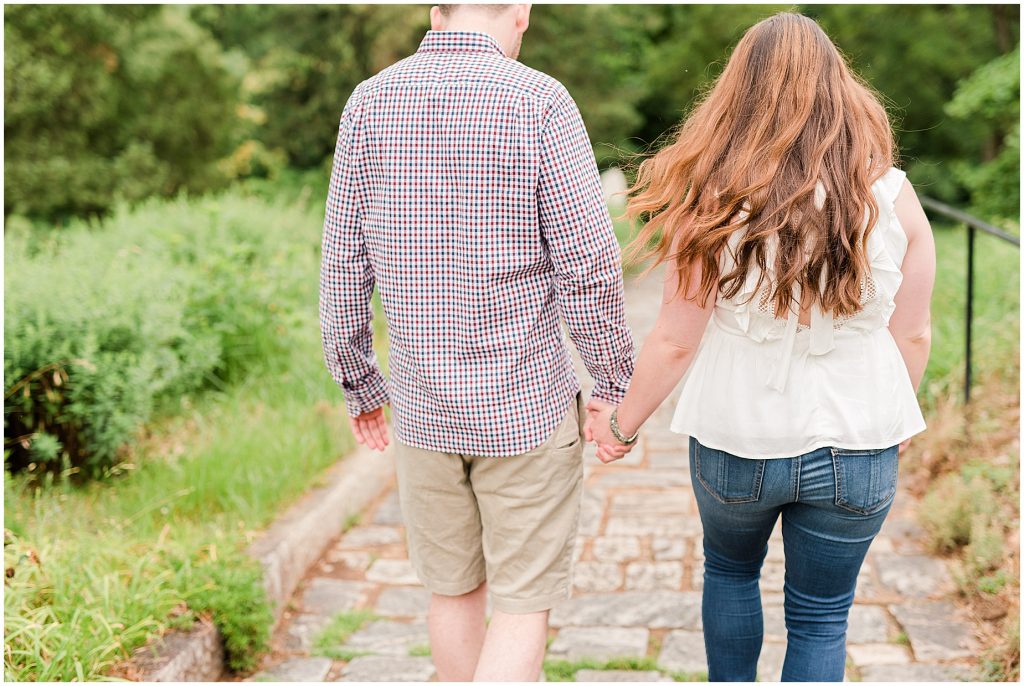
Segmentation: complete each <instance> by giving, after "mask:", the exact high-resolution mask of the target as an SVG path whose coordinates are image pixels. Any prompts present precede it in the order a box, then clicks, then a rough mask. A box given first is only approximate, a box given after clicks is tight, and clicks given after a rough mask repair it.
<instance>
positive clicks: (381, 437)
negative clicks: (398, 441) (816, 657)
mask: <svg viewBox="0 0 1024 686" xmlns="http://www.w3.org/2000/svg"><path fill="white" fill-rule="evenodd" d="M348 421H349V424H350V425H351V426H352V433H353V434H354V435H355V437H356V440H357V441H359V443H360V444H361V445H366V446H369V447H370V448H372V449H373V450H380V451H381V452H383V451H384V449H385V448H387V447H388V443H390V441H389V440H388V424H387V422H386V421H385V420H384V407H383V406H382V407H378V408H377V409H376V410H370V411H369V412H364V413H362V414H361V415H358V416H356V417H349V418H348Z"/></svg>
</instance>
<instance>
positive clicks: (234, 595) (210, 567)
mask: <svg viewBox="0 0 1024 686" xmlns="http://www.w3.org/2000/svg"><path fill="white" fill-rule="evenodd" d="M193 577H194V578H196V580H197V581H200V583H199V584H198V585H197V586H196V587H195V590H194V591H191V592H190V593H189V594H188V604H189V607H190V608H191V609H192V610H194V611H196V612H208V613H210V615H211V616H212V617H213V618H214V622H215V623H216V625H217V629H219V630H220V633H221V636H222V637H223V639H224V652H225V653H226V656H227V664H228V667H230V668H231V669H233V670H237V671H244V670H250V669H253V668H254V667H256V665H257V664H258V659H259V657H260V655H262V654H263V653H264V652H265V651H266V650H267V647H268V646H269V644H270V628H271V626H272V625H273V622H274V613H273V611H272V610H271V608H270V602H269V600H268V599H267V594H266V591H265V590H264V588H263V572H262V569H261V568H260V566H259V563H257V562H255V561H254V560H252V559H250V558H246V557H244V556H243V555H241V554H235V555H233V556H231V558H230V559H227V560H220V561H217V562H213V561H206V562H204V563H201V564H200V565H199V566H198V567H197V569H196V570H195V571H194V573H193Z"/></svg>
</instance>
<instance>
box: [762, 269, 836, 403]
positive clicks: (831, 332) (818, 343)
mask: <svg viewBox="0 0 1024 686" xmlns="http://www.w3.org/2000/svg"><path fill="white" fill-rule="evenodd" d="M824 278H825V273H824V272H822V280H823V281H824ZM800 296H801V290H800V284H797V285H796V286H794V288H793V303H795V304H796V308H795V309H792V308H791V309H790V311H789V316H788V317H787V318H786V332H785V333H784V334H783V335H782V345H781V349H780V350H779V357H778V358H777V359H776V360H775V366H774V368H773V369H772V371H771V373H770V374H769V376H768V379H767V381H765V385H766V386H768V388H771V389H772V390H775V391H778V392H779V393H782V392H783V391H785V390H786V381H787V380H788V379H789V369H790V367H791V366H792V365H793V357H794V352H795V351H796V334H797V329H798V327H799V322H800V302H801V297H800ZM835 347H836V343H835V327H834V318H833V316H832V313H831V312H822V311H821V308H820V307H818V306H815V307H813V308H811V326H810V340H809V341H808V343H807V348H806V350H804V351H803V352H802V353H801V355H800V358H801V361H804V360H806V359H807V356H808V355H816V356H818V355H825V354H827V353H830V352H832V351H833V350H834V349H835Z"/></svg>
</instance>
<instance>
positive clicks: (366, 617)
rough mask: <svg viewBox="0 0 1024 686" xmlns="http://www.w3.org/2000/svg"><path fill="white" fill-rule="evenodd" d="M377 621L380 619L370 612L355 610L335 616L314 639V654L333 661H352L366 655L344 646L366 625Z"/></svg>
mask: <svg viewBox="0 0 1024 686" xmlns="http://www.w3.org/2000/svg"><path fill="white" fill-rule="evenodd" d="M376 619H379V617H377V615H375V614H374V613H373V612H372V611H370V610H353V611H351V612H342V613H340V614H337V615H335V616H334V617H332V618H331V621H330V623H328V625H327V626H326V627H324V628H323V629H322V630H321V631H320V633H319V634H317V635H316V638H314V639H313V654H314V655H320V656H322V657H329V658H331V659H333V660H351V659H353V658H356V657H359V656H360V655H365V654H366V653H365V652H363V651H360V650H350V649H349V648H346V647H345V646H344V645H342V644H343V643H344V642H345V641H347V640H348V637H349V636H351V635H352V634H354V633H355V632H357V631H359V630H360V629H361V628H362V627H363V625H364V624H366V623H367V622H371V621H373V620H376Z"/></svg>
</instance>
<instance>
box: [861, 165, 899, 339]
mask: <svg viewBox="0 0 1024 686" xmlns="http://www.w3.org/2000/svg"><path fill="white" fill-rule="evenodd" d="M906 178H907V175H906V173H905V172H904V171H903V170H901V169H897V168H896V167H893V168H892V169H890V170H889V171H888V172H886V173H885V174H884V175H883V176H882V177H881V178H880V179H878V180H877V181H876V182H875V184H874V186H872V190H873V191H874V194H875V199H876V201H877V202H878V223H877V224H876V225H875V227H874V228H873V229H872V231H871V235H870V236H868V245H867V249H868V262H869V264H870V265H871V276H872V278H873V279H874V281H875V287H876V288H877V290H878V291H879V293H878V296H879V300H880V304H881V306H882V307H881V311H882V316H883V319H884V321H885V322H886V323H888V321H889V317H890V316H891V315H892V312H893V310H894V309H895V302H894V299H895V297H896V291H897V290H899V287H900V284H901V283H902V282H903V273H902V271H901V270H900V266H901V265H902V264H903V257H904V255H906V253H907V234H906V232H905V231H904V230H903V226H902V225H901V224H900V220H899V217H897V216H896V196H897V195H899V193H900V189H901V188H903V182H904V180H906Z"/></svg>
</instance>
